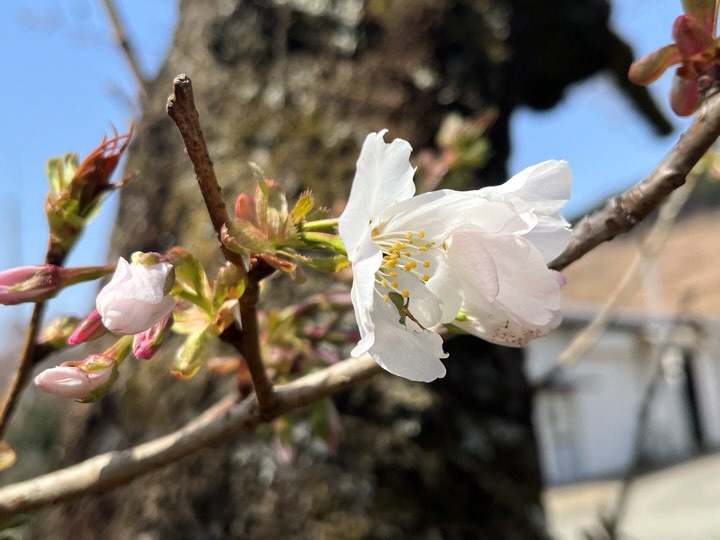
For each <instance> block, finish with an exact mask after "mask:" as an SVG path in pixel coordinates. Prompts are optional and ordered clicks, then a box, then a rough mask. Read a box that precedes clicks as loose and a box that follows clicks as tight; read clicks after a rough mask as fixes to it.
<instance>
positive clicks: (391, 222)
mask: <svg viewBox="0 0 720 540" xmlns="http://www.w3.org/2000/svg"><path fill="white" fill-rule="evenodd" d="M478 195H479V191H453V190H450V189H444V190H440V191H432V192H430V193H423V194H421V195H418V196H417V197H413V198H412V199H408V200H406V201H403V202H400V203H397V204H395V205H393V206H391V207H390V208H388V209H387V210H386V211H385V212H383V213H382V214H381V215H380V218H379V220H378V221H379V223H380V224H381V227H382V230H383V232H384V233H387V232H394V231H419V230H422V231H425V233H426V236H425V238H426V239H428V240H438V241H442V240H443V239H445V238H446V237H447V236H448V235H449V234H450V232H451V231H452V229H454V228H455V227H457V226H460V225H464V224H467V223H474V224H476V225H478V226H480V227H482V228H483V229H485V230H486V231H488V232H496V231H500V230H503V229H504V228H506V227H507V226H508V223H510V222H514V221H515V220H518V219H519V218H518V215H517V212H516V211H515V209H514V208H513V206H512V205H510V204H508V203H507V202H504V201H490V200H488V199H486V198H484V197H480V196H478ZM521 223H523V222H522V221H521ZM523 227H524V228H525V229H529V227H528V226H527V225H523Z"/></svg>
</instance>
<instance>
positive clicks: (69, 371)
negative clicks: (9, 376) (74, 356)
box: [35, 365, 113, 399]
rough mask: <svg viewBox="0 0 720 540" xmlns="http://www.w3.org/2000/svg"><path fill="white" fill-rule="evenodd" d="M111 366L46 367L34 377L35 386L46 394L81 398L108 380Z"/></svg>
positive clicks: (111, 370)
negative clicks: (92, 368)
mask: <svg viewBox="0 0 720 540" xmlns="http://www.w3.org/2000/svg"><path fill="white" fill-rule="evenodd" d="M112 373H113V366H112V365H111V366H108V367H106V368H104V369H98V370H93V371H86V370H84V369H83V368H82V367H79V366H58V367H54V368H50V369H46V370H45V371H43V372H41V373H40V374H39V375H38V376H37V377H35V386H37V387H38V388H39V389H40V390H42V391H43V392H47V393H48V394H57V395H58V396H64V397H69V398H73V399H83V398H86V397H88V396H90V395H91V394H92V393H93V392H94V391H96V390H97V389H98V388H100V387H101V386H103V385H104V384H107V383H108V382H109V381H110V378H111V377H112Z"/></svg>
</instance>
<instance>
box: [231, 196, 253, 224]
mask: <svg viewBox="0 0 720 540" xmlns="http://www.w3.org/2000/svg"><path fill="white" fill-rule="evenodd" d="M235 217H236V218H237V219H241V220H243V221H249V222H250V223H252V224H254V225H257V211H256V210H255V199H254V198H253V196H252V195H248V194H247V193H241V194H240V195H238V197H237V199H235Z"/></svg>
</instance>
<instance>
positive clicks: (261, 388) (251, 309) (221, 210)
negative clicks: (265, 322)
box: [167, 74, 275, 416]
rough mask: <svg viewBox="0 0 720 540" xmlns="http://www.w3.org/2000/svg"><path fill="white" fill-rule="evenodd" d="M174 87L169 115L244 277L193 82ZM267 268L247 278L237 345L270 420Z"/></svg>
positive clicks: (258, 266) (179, 81)
mask: <svg viewBox="0 0 720 540" xmlns="http://www.w3.org/2000/svg"><path fill="white" fill-rule="evenodd" d="M173 87H174V92H173V95H172V96H170V97H169V98H168V102H167V112H168V114H169V115H170V117H171V118H172V119H173V121H174V122H175V124H176V125H177V128H178V130H179V131H180V134H181V135H182V138H183V141H185V148H187V153H188V156H189V157H190V161H192V164H193V168H194V169H195V177H196V178H197V181H198V185H199V186H200V191H201V192H202V196H203V200H204V201H205V206H206V207H207V209H208V213H209V214H210V220H211V221H212V224H213V227H214V228H215V232H216V233H217V237H218V240H219V241H220V246H221V248H222V251H223V255H224V256H225V258H226V259H227V260H228V261H229V262H231V263H233V264H235V266H237V267H238V269H239V270H240V271H241V272H243V273H244V272H245V263H244V262H243V260H242V257H241V256H240V255H238V254H236V253H233V252H232V251H230V250H229V249H227V248H226V247H225V246H224V245H223V243H222V230H223V227H224V226H225V225H226V224H227V223H228V222H229V221H230V216H229V215H228V212H227V208H226V207H225V202H224V201H223V198H222V193H221V189H220V184H219V183H218V181H217V177H216V176H215V168H214V167H213V163H212V161H211V160H210V155H209V154H208V149H207V144H206V143H205V137H204V136H203V132H202V128H201V126H200V115H199V114H198V111H197V108H196V107H195V98H194V96H193V88H192V81H191V80H190V77H188V76H187V75H185V74H182V75H178V76H177V77H175V80H174V81H173ZM265 266H267V265H265V264H264V263H262V262H261V261H256V263H255V265H254V270H255V271H253V272H251V274H250V275H248V274H246V275H245V277H246V278H247V279H246V285H245V292H244V293H243V296H242V298H241V299H240V322H241V327H242V336H241V339H240V340H239V341H238V342H236V343H234V344H235V345H236V347H237V349H238V351H239V352H240V354H242V356H243V358H244V359H245V361H246V362H247V365H248V370H249V371H250V377H251V378H252V382H253V388H254V389H255V395H256V397H257V402H258V407H259V409H260V411H261V413H262V414H263V415H265V416H269V415H271V412H272V409H273V407H274V406H275V397H274V395H273V386H272V383H271V382H270V379H269V378H268V375H267V372H266V371H265V365H264V364H263V360H262V355H261V353H260V341H259V340H260V338H259V328H258V319H257V301H258V293H259V285H258V283H259V282H260V280H261V279H262V277H263V276H260V275H259V273H261V272H260V270H263V269H264V268H265ZM271 270H272V269H271Z"/></svg>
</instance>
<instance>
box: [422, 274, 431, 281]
mask: <svg viewBox="0 0 720 540" xmlns="http://www.w3.org/2000/svg"><path fill="white" fill-rule="evenodd" d="M428 279H430V274H423V275H422V280H423V281H427V280H428Z"/></svg>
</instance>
